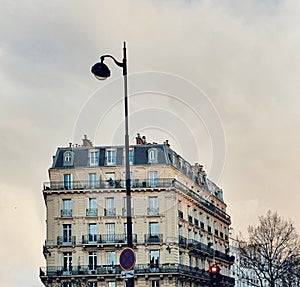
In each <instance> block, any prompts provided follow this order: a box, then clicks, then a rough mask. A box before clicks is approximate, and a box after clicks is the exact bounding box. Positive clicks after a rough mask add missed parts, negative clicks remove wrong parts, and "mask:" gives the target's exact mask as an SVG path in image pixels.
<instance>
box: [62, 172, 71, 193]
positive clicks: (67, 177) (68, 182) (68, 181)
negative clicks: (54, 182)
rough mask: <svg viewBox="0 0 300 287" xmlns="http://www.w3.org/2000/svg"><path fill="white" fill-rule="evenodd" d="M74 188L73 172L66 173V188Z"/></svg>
mask: <svg viewBox="0 0 300 287" xmlns="http://www.w3.org/2000/svg"><path fill="white" fill-rule="evenodd" d="M71 188H72V174H69V173H68V174H64V189H71Z"/></svg>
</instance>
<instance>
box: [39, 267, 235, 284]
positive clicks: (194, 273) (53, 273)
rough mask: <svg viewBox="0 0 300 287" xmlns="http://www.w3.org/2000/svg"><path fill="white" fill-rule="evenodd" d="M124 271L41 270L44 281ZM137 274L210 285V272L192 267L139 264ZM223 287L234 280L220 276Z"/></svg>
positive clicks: (93, 269) (92, 268) (115, 269)
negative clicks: (184, 279)
mask: <svg viewBox="0 0 300 287" xmlns="http://www.w3.org/2000/svg"><path fill="white" fill-rule="evenodd" d="M121 271H122V269H121V268H120V267H119V266H118V265H101V266H100V265H97V266H88V265H85V266H72V267H70V268H69V269H68V270H66V269H65V268H64V267H63V266H48V267H42V268H40V278H41V279H42V280H45V279H47V277H50V278H51V277H66V278H71V276H74V275H90V276H95V278H97V276H105V275H107V276H109V275H113V276H114V277H115V276H116V275H120V274H121ZM134 272H135V274H139V275H146V274H153V273H155V274H162V275H163V274H166V275H168V274H170V275H177V276H180V275H184V276H188V277H190V278H191V279H196V280H199V281H203V282H206V283H208V282H209V281H210V275H209V272H208V271H206V270H204V269H199V268H198V267H191V266H187V265H182V264H170V263H166V264H137V265H135V267H134ZM220 279H221V284H222V286H228V287H233V286H234V278H231V277H228V276H224V275H220Z"/></svg>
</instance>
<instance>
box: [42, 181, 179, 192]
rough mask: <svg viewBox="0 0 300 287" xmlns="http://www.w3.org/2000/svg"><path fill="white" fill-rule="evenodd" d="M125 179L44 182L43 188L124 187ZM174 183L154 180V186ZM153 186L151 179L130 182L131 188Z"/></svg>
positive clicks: (170, 185) (172, 182)
mask: <svg viewBox="0 0 300 287" xmlns="http://www.w3.org/2000/svg"><path fill="white" fill-rule="evenodd" d="M125 183H126V182H125V180H112V181H109V182H108V181H106V180H105V181H103V180H102V181H94V182H93V185H91V184H90V182H89V181H88V180H77V181H71V182H69V184H68V186H66V184H65V183H64V181H51V182H44V186H43V188H44V190H65V189H68V190H69V189H74V190H80V189H91V188H92V189H108V188H109V189H114V188H122V189H126V185H125ZM173 185H174V179H173V178H158V179H156V180H155V187H172V186H173ZM151 187H153V180H149V179H135V180H133V181H132V182H131V188H151Z"/></svg>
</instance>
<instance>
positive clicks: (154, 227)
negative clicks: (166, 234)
mask: <svg viewBox="0 0 300 287" xmlns="http://www.w3.org/2000/svg"><path fill="white" fill-rule="evenodd" d="M149 234H150V236H157V235H158V222H150V223H149Z"/></svg>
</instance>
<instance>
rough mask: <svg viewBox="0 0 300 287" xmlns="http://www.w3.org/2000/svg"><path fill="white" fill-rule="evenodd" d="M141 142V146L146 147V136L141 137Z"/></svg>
mask: <svg viewBox="0 0 300 287" xmlns="http://www.w3.org/2000/svg"><path fill="white" fill-rule="evenodd" d="M142 142H143V145H146V144H147V141H146V136H142Z"/></svg>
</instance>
